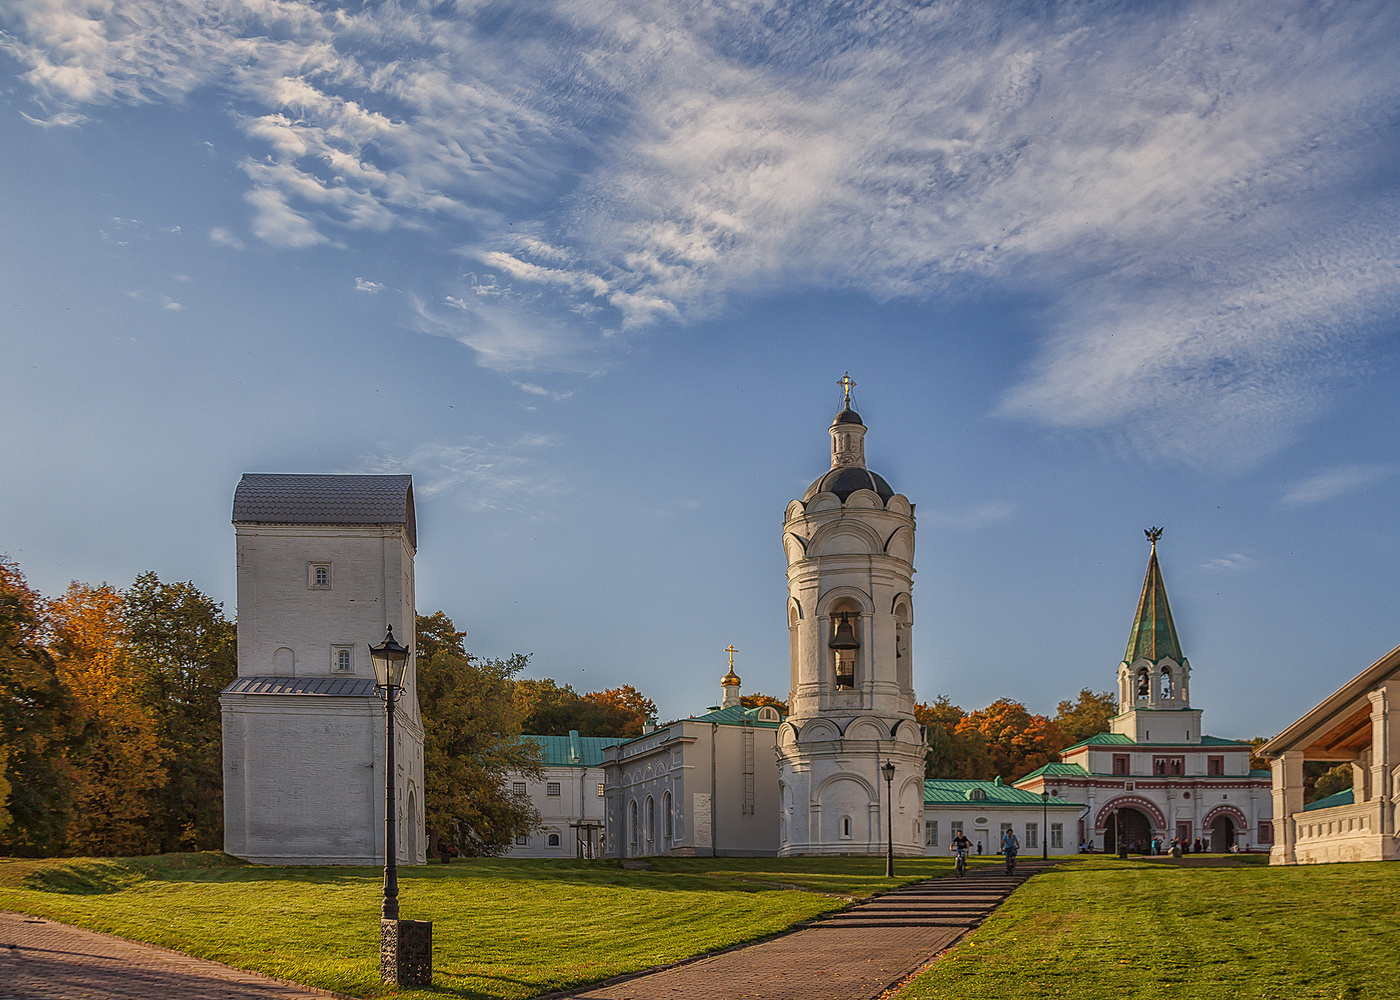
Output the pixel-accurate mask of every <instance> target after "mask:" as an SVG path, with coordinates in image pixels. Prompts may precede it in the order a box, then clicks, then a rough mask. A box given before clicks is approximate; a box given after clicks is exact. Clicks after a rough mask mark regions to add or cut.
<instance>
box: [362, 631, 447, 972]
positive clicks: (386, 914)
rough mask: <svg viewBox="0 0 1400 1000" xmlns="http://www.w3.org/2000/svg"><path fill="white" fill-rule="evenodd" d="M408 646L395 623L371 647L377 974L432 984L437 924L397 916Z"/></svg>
mask: <svg viewBox="0 0 1400 1000" xmlns="http://www.w3.org/2000/svg"><path fill="white" fill-rule="evenodd" d="M410 655H411V654H410V651H409V650H408V649H407V648H406V647H404V646H402V645H400V644H399V642H398V640H396V639H395V638H394V627H393V626H392V625H391V626H389V627H388V629H387V630H386V631H385V633H384V641H383V642H382V643H381V644H379V645H378V646H371V647H370V648H369V656H370V661H371V662H372V663H373V664H374V679H375V688H376V690H377V691H382V692H383V693H384V694H383V697H384V901H383V903H382V904H381V906H380V910H379V974H380V977H381V978H382V979H383V980H384V982H386V983H396V984H398V985H401V986H431V985H432V982H433V924H432V921H429V920H400V919H399V865H398V860H399V851H398V842H397V838H396V837H395V832H396V823H395V815H394V814H395V812H396V809H395V802H394V777H395V771H396V767H395V763H394V703H395V702H396V701H398V700H399V696H400V695H402V694H403V678H404V672H405V671H406V670H407V669H408V658H409V656H410Z"/></svg>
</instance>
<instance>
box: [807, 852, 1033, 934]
mask: <svg viewBox="0 0 1400 1000" xmlns="http://www.w3.org/2000/svg"><path fill="white" fill-rule="evenodd" d="M1054 864H1055V862H1053V861H1042V860H1040V859H1039V858H1034V859H1027V860H1024V861H1018V862H1017V863H1016V874H1015V875H1011V876H1008V875H1007V874H1006V869H1005V867H1004V866H1002V865H1000V864H998V865H991V866H988V867H985V868H969V869H968V872H967V874H966V875H965V876H963V877H962V878H956V877H953V876H948V877H946V878H935V879H929V880H928V881H926V882H916V883H914V884H913V885H908V886H905V887H904V888H902V889H895V890H893V891H891V892H887V893H885V894H884V895H882V896H877V897H875V898H874V899H872V900H870V901H869V902H867V903H861V904H859V905H857V906H853V907H851V908H850V909H848V910H842V911H841V912H840V913H834V914H832V915H831V916H830V917H827V918H826V919H824V920H820V921H818V922H817V923H815V924H813V926H814V927H823V928H838V927H851V928H854V927H962V928H966V929H971V928H973V927H976V926H978V925H979V924H981V923H982V921H983V920H985V919H987V916H988V914H990V913H991V912H992V911H993V910H995V909H996V908H997V907H998V906H1000V905H1001V904H1002V903H1003V902H1005V901H1006V897H1007V896H1009V895H1011V893H1012V892H1014V891H1015V890H1016V887H1017V886H1019V885H1020V884H1021V883H1022V882H1024V881H1026V879H1028V878H1030V877H1031V876H1032V875H1035V874H1036V873H1038V872H1043V871H1045V870H1046V869H1047V868H1050V867H1053V865H1054Z"/></svg>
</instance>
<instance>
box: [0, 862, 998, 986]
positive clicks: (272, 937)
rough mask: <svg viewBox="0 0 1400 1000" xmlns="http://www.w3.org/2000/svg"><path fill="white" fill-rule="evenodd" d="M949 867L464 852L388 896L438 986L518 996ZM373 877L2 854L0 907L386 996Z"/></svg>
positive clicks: (783, 922)
mask: <svg viewBox="0 0 1400 1000" xmlns="http://www.w3.org/2000/svg"><path fill="white" fill-rule="evenodd" d="M989 860H990V859H989ZM950 867H951V863H950V862H949V861H948V860H946V859H943V858H937V859H922V858H921V859H916V860H910V861H903V860H901V861H900V862H899V869H898V870H899V872H900V875H901V877H900V878H899V879H898V880H897V882H896V883H891V882H890V881H889V880H888V879H885V878H884V862H883V860H882V859H879V858H837V859H808V858H794V859H773V858H766V859H761V860H760V859H726V858H699V859H664V860H658V861H657V863H656V867H655V869H654V870H652V871H623V870H622V869H620V868H618V867H616V866H615V865H612V864H608V863H605V862H579V861H526V860H477V861H459V862H456V863H454V864H451V865H447V866H441V865H430V866H426V867H418V868H408V869H400V893H401V894H400V899H401V901H402V908H403V915H404V916H405V917H409V918H413V919H419V920H431V921H433V952H434V985H435V986H436V987H437V989H438V990H439V991H443V992H446V993H447V994H448V995H451V996H461V997H491V998H498V997H499V998H508V997H529V996H534V995H536V994H539V993H545V992H549V991H551V990H558V989H564V988H566V987H570V986H575V985H579V984H582V983H586V982H590V981H595V980H598V979H604V978H607V977H609V976H614V975H618V974H621V973H625V972H631V971H636V970H639V969H645V968H648V967H650V966H653V965H659V964H663V963H666V962H673V961H676V960H677V959H681V958H685V957H688V956H691V955H695V954H699V953H702V952H705V951H711V950H714V949H717V948H723V947H726V946H728V945H732V944H736V943H738V942H741V941H746V940H751V939H754V938H758V937H763V936H765V935H768V934H772V933H774V932H776V931H780V930H783V929H784V928H787V927H790V926H792V925H793V924H794V923H797V922H799V921H802V920H806V919H809V918H811V917H814V916H816V915H817V914H819V913H822V912H825V911H828V910H832V909H838V908H840V907H842V906H844V905H846V900H845V899H842V898H839V897H840V896H858V897H860V896H867V895H869V894H871V893H872V892H877V891H880V890H882V889H888V888H890V887H891V886H892V885H893V884H899V883H904V882H909V881H914V880H917V879H919V878H927V877H928V876H929V875H932V874H942V873H946V872H948V871H949V869H950ZM380 879H381V871H380V870H379V869H372V868H272V867H262V866H256V865H247V864H243V863H241V862H238V861H235V860H234V859H231V858H228V857H227V856H225V855H222V854H173V855H164V856H160V857H150V858H126V859H106V860H93V859H80V860H72V859H69V860H43V861H27V860H0V909H5V910H18V911H21V912H25V913H33V914H37V915H39V916H44V917H49V918H52V919H55V920H62V921H65V922H68V923H72V924H77V925H79V926H82V927H90V928H93V929H95V930H101V931H107V932H110V933H115V934H120V935H123V936H125V937H130V938H135V939H137V940H141V941H150V942H153V943H155V944H160V945H164V946H166V947H168V948H174V949H177V950H179V951H183V952H188V953H189V954H192V955H198V956H200V957H203V958H210V959H213V960H215V961H218V962H223V963H225V964H228V965H233V966H237V967H239V968H244V969H252V970H255V971H258V972H263V973H267V974H269V975H273V976H277V977H279V978H283V979H290V980H294V981H296V982H300V983H305V984H307V985H310V986H318V987H321V988H323V989H330V990H336V991H339V992H342V993H349V994H352V995H354V996H359V997H375V996H383V995H386V994H388V993H389V992H390V991H388V990H386V989H385V988H384V987H382V986H381V985H380V984H379V982H378V967H377V961H378V934H379V925H378V913H379V896H380ZM793 886H800V887H801V888H800V889H794V888H792V887H793ZM398 995H402V996H414V995H415V994H414V993H412V992H409V991H405V992H404V993H402V994H398ZM416 995H418V996H423V997H426V996H429V995H431V994H429V993H426V992H419V993H418V994H416Z"/></svg>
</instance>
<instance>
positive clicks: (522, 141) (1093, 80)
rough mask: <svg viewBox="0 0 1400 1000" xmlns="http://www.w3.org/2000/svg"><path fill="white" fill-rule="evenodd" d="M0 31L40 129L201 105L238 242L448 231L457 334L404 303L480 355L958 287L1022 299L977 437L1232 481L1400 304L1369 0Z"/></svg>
mask: <svg viewBox="0 0 1400 1000" xmlns="http://www.w3.org/2000/svg"><path fill="white" fill-rule="evenodd" d="M9 7H10V9H9V11H8V13H7V15H5V21H6V24H7V26H8V30H9V34H8V35H6V36H4V40H3V41H2V42H0V44H3V45H4V46H5V48H6V49H7V51H8V52H9V53H10V54H11V55H12V56H13V57H14V58H15V59H17V60H18V61H19V62H20V63H21V64H22V65H24V66H25V67H27V71H26V79H27V81H28V83H29V84H30V86H31V88H32V89H33V92H34V95H35V98H36V101H37V103H39V104H40V105H41V106H42V108H43V116H42V117H43V120H44V121H47V122H53V123H55V124H58V123H60V122H61V119H60V117H59V116H61V115H80V114H81V110H82V109H84V108H88V107H91V106H100V105H102V104H103V103H108V102H113V101H127V102H148V101H176V100H180V99H182V98H183V97H185V96H186V95H188V94H191V93H192V92H194V91H195V90H196V89H197V88H217V89H218V90H219V91H220V92H221V93H222V94H223V95H224V98H225V100H226V101H227V102H228V105H229V106H230V107H231V109H232V110H233V112H234V115H235V119H234V120H235V121H236V123H237V126H238V128H240V129H241V130H242V132H243V136H244V142H245V143H246V145H247V148H246V150H244V154H245V156H246V158H245V160H244V171H245V173H246V174H247V177H248V185H249V188H248V191H247V193H246V198H247V203H248V205H249V208H250V211H251V220H250V230H251V232H252V233H253V234H254V235H255V236H256V237H257V238H258V239H260V240H262V241H264V242H266V243H268V244H270V245H272V246H276V247H281V248H287V249H298V248H306V247H313V246H317V245H321V244H325V243H330V242H340V241H342V240H348V239H350V238H351V237H352V236H353V234H356V233H378V232H383V231H385V230H387V229H390V228H393V227H410V228H414V229H418V230H420V231H422V232H424V233H428V234H434V233H438V232H441V233H442V236H441V237H440V240H441V243H442V244H444V245H452V246H458V247H462V246H463V245H464V244H465V246H464V249H463V251H462V252H464V253H465V254H466V255H467V256H468V257H470V258H472V259H474V260H478V261H480V262H481V263H482V265H483V266H484V267H485V268H487V269H489V271H490V273H489V274H482V275H471V276H469V278H468V280H469V281H470V282H471V287H470V288H468V289H462V290H461V294H460V295H459V294H457V291H458V290H457V289H449V290H446V291H449V292H450V293H451V294H452V296H453V299H452V301H453V302H454V304H456V305H457V307H458V311H459V312H461V313H463V316H460V317H454V318H453V319H452V320H451V321H449V320H448V319H446V318H444V317H443V316H437V317H435V318H433V319H431V320H430V319H426V318H422V317H423V314H424V310H423V309H422V308H421V303H420V308H419V310H418V312H419V315H420V320H421V322H422V323H423V324H424V325H425V326H431V327H434V328H435V329H436V330H437V332H443V333H445V334H446V335H451V336H456V337H457V338H458V339H460V340H461V341H462V342H463V343H465V344H468V345H469V346H471V347H472V348H473V349H474V350H477V351H478V353H479V356H480V359H481V361H482V363H483V364H485V365H487V366H488V367H492V368H499V369H529V368H533V367H541V368H546V369H547V368H551V367H564V368H575V367H577V366H578V365H579V364H580V360H579V359H580V358H581V357H583V356H586V355H589V354H594V355H596V352H597V351H598V350H599V345H600V344H601V343H602V342H603V341H604V340H605V339H606V338H605V336H604V333H603V330H604V328H605V327H614V328H619V329H621V330H623V331H630V330H636V329H639V328H643V327H646V326H648V325H649V324H655V323H658V322H670V323H674V322H678V321H679V322H682V323H684V322H689V321H693V320H695V319H698V318H701V317H707V316H713V315H715V314H717V313H718V312H719V311H720V310H722V309H723V308H725V306H726V304H727V303H729V302H731V301H732V299H733V297H734V296H735V295H741V294H744V293H746V292H750V291H758V292H763V293H767V292H770V291H772V290H774V289H783V290H786V291H795V290H801V289H804V288H813V287H816V288H829V287H835V288H841V289H847V290H855V291H858V292H861V293H863V294H867V295H870V296H872V297H874V298H877V299H888V298H891V297H896V296H913V297H918V298H928V297H935V296H962V295H966V296H976V295H981V294H983V293H985V292H987V291H988V290H991V291H993V292H996V293H1001V292H1005V293H1009V294H1011V295H1014V296H1021V297H1024V298H1028V299H1032V300H1035V301H1038V302H1040V303H1042V311H1041V313H1040V318H1041V322H1042V329H1043V337H1042V338H1041V340H1040V343H1039V346H1038V349H1037V350H1035V351H1034V352H1033V353H1034V357H1033V358H1032V359H1031V360H1030V362H1029V364H1028V365H1027V366H1026V367H1025V369H1024V373H1023V376H1022V378H1021V379H1020V381H1019V382H1018V383H1017V384H1015V385H1014V386H1011V387H1010V388H1009V389H1008V391H1007V392H1006V394H1005V396H1004V397H1003V399H1002V400H1001V403H1000V407H999V412H1001V413H1002V414H1003V415H1006V416H1012V417H1018V418H1021V417H1024V418H1028V419H1030V420H1033V421H1035V422H1037V423H1039V424H1042V425H1048V426H1052V427H1062V428H1067V429H1071V430H1076V431H1082V430H1086V429H1089V430H1098V429H1104V430H1108V431H1110V432H1112V433H1114V434H1116V435H1119V436H1121V438H1122V439H1123V440H1124V441H1126V442H1128V443H1130V444H1132V445H1134V446H1137V447H1142V448H1145V449H1148V450H1151V451H1154V452H1156V453H1161V454H1166V455H1169V456H1172V457H1174V458H1178V459H1181V460H1185V461H1211V462H1217V463H1220V462H1223V463H1241V462H1248V461H1251V460H1254V459H1257V458H1258V457H1259V456H1260V455H1262V454H1266V453H1268V452H1269V451H1270V450H1273V449H1277V448H1278V447H1280V446H1281V445H1282V444H1283V443H1285V442H1287V441H1288V440H1289V439H1290V438H1291V437H1292V436H1293V435H1294V434H1295V433H1296V429H1297V427H1298V425H1299V424H1300V423H1301V422H1303V421H1306V420H1308V419H1310V418H1311V416H1312V415H1314V414H1315V413H1316V412H1318V410H1319V409H1320V408H1322V407H1324V406H1325V405H1326V400H1327V393H1328V387H1329V379H1331V378H1333V377H1334V376H1336V375H1339V374H1345V373H1346V372H1347V371H1348V370H1349V368H1348V365H1349V364H1350V360H1349V359H1351V358H1353V357H1354V356H1355V354H1356V352H1357V350H1358V345H1361V344H1363V343H1364V342H1365V339H1366V338H1367V337H1368V336H1372V335H1374V333H1375V331H1376V329H1377V328H1378V327H1379V326H1382V325H1383V324H1385V323H1386V322H1388V321H1389V317H1392V316H1393V315H1394V314H1395V312H1396V308H1397V306H1398V305H1400V239H1398V238H1397V236H1396V235H1395V234H1396V233H1397V232H1400V225H1397V223H1400V198H1398V197H1397V192H1396V190H1395V186H1394V184H1393V182H1391V181H1389V180H1387V179H1386V178H1387V177H1388V176H1389V175H1388V174H1387V173H1386V170H1387V169H1388V164H1389V162H1390V160H1391V159H1392V158H1393V154H1392V150H1393V148H1394V145H1395V142H1396V126H1395V124H1394V121H1393V115H1392V114H1391V111H1390V109H1392V108H1393V107H1394V106H1395V105H1396V103H1397V101H1398V100H1400V64H1397V63H1396V61H1395V60H1394V59H1393V57H1392V53H1391V51H1390V48H1391V43H1393V39H1394V38H1395V37H1396V35H1397V33H1400V7H1396V5H1394V4H1389V3H1385V2H1383V0H1370V2H1368V0H1358V2H1354V3H1349V4H1346V5H1331V6H1319V5H1316V4H1312V3H1308V2H1306V0H1285V2H1283V3H1264V2H1262V0H1255V2H1236V0H1197V2H1190V0H1188V2H1186V3H1183V4H1178V5H1168V6H1163V5H1156V6H1151V5H1149V6H1146V7H1133V6H1124V5H1114V4H1111V3H1107V2H1085V3H1081V4H1077V5H1054V6H1046V5H1024V6H1019V7H1018V6H1011V5H1004V4H1001V5H988V4H985V3H978V2H975V0H941V2H936V3H930V4H923V5H903V4H894V3H885V2H879V0H855V3H854V4H852V5H847V6H844V7H842V8H841V13H840V14H839V15H835V14H830V13H829V12H823V9H822V8H819V7H817V8H812V7H808V8H803V7H793V6H785V5H777V6H774V5H766V4H759V5H751V6H744V5H737V6H736V5H733V4H729V3H721V2H708V0H695V2H690V3H685V4H676V3H672V2H662V0H604V2H597V0H588V2H583V0H545V2H542V3H541V4H539V5H537V7H536V8H534V13H533V14H532V17H531V18H529V19H518V20H516V21H514V22H512V24H511V25H510V28H509V30H500V26H499V25H496V24H494V23H493V24H491V25H489V26H484V25H483V24H481V23H478V18H479V16H481V12H480V9H479V8H477V7H475V6H473V5H466V4H461V5H435V6H432V7H429V6H417V5H389V4H386V5H376V6H363V7H356V8H344V7H331V8H322V7H316V6H312V5H309V4H303V3H300V2H296V0H259V2H258V3H256V4H244V3H238V2H234V0H198V2H196V0H183V2H169V0H163V2H155V0H105V3H104V4H103V5H99V6H98V7H92V6H91V5H90V4H87V3H86V2H85V0H47V2H46V0H16V2H14V3H12V4H11V5H9ZM37 120H38V119H36V121H37ZM73 121H74V122H75V123H76V121H77V119H76V118H75V119H73ZM509 223H519V225H514V226H512V225H510V224H509ZM230 236H231V234H230ZM211 239H214V236H213V234H212V233H211ZM234 239H236V238H234ZM215 241H216V242H220V241H218V240H215ZM224 245H234V244H233V243H232V242H231V241H230V242H227V243H224ZM468 299H471V300H473V302H474V305H473V306H472V307H471V308H470V309H467V308H464V307H462V305H461V304H462V303H465V302H467V300H468ZM565 326H567V327H568V329H565V328H564V327H565ZM594 363H595V364H596V361H595V362H594Z"/></svg>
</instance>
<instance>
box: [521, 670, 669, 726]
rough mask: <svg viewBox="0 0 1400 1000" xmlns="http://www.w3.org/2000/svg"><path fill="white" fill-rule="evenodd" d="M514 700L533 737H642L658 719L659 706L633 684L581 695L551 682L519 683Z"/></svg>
mask: <svg viewBox="0 0 1400 1000" xmlns="http://www.w3.org/2000/svg"><path fill="white" fill-rule="evenodd" d="M515 698H516V702H517V704H518V705H519V707H520V709H521V711H522V712H523V715H524V731H525V732H527V733H530V734H532V735H534V736H567V735H568V733H569V730H571V729H576V730H578V732H579V735H581V736H617V737H624V738H625V737H630V736H640V735H641V733H642V724H643V723H644V722H646V720H647V719H651V718H655V716H656V703H655V702H653V701H652V700H651V699H650V698H648V697H647V696H646V695H644V694H642V693H641V692H640V691H638V690H637V689H636V688H634V687H633V686H632V685H630V684H626V685H623V686H622V687H620V688H609V689H608V690H606V691H590V692H589V693H588V694H582V695H581V694H579V693H578V692H576V691H575V690H574V689H573V688H572V687H570V686H569V685H567V684H564V685H562V686H561V685H559V684H557V683H556V682H554V681H552V680H548V679H546V680H519V681H516V682H515Z"/></svg>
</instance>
